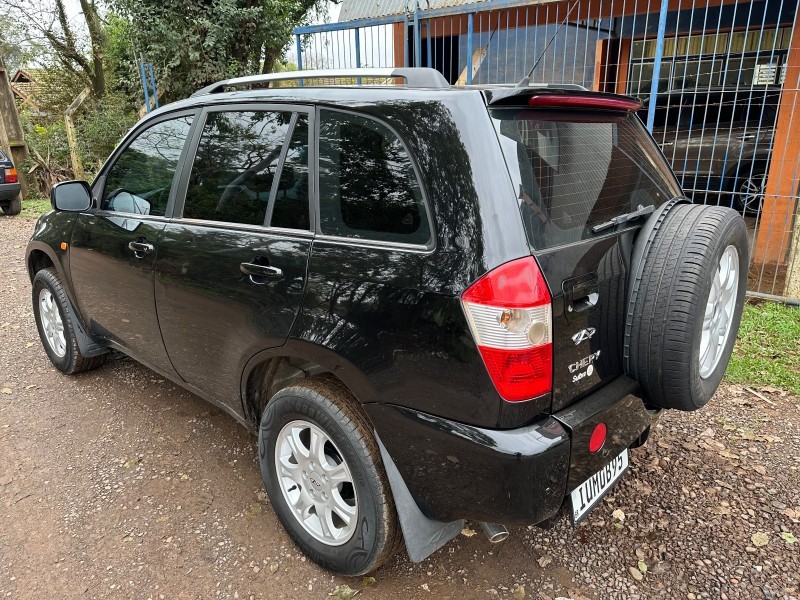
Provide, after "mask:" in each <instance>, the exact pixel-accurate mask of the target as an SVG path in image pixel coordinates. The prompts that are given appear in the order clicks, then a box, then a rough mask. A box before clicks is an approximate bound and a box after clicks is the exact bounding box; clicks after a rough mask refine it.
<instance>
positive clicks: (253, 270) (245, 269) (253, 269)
mask: <svg viewBox="0 0 800 600" xmlns="http://www.w3.org/2000/svg"><path fill="white" fill-rule="evenodd" d="M239 269H240V270H241V271H242V273H244V274H245V275H250V281H252V282H253V283H264V281H257V280H256V279H254V278H255V277H263V278H264V279H266V280H269V281H278V280H279V279H283V271H281V270H280V269H279V268H278V267H271V266H269V265H259V264H256V263H251V262H243V263H242V264H241V265H239Z"/></svg>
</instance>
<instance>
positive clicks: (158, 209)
mask: <svg viewBox="0 0 800 600" xmlns="http://www.w3.org/2000/svg"><path fill="white" fill-rule="evenodd" d="M191 124H192V117H191V116H185V117H179V118H177V119H170V120H169V121H161V122H160V123H156V124H155V125H153V126H151V127H149V128H147V129H145V130H144V131H143V132H141V133H140V134H139V135H138V136H137V137H136V139H134V140H133V142H131V144H130V145H129V146H128V147H127V148H125V150H123V152H122V154H120V155H119V158H117V161H116V162H115V163H114V165H113V166H112V167H111V169H110V170H109V171H108V175H107V176H106V183H105V186H104V189H103V198H102V200H101V203H100V207H101V208H102V209H103V210H111V211H115V212H124V213H133V214H140V215H155V216H164V213H165V211H166V209H167V200H168V199H169V191H170V188H171V187H172V179H173V177H174V176H175V169H176V168H177V165H178V159H179V158H180V156H181V151H182V150H183V144H184V142H185V141H186V136H187V135H188V134H189V127H190V126H191Z"/></svg>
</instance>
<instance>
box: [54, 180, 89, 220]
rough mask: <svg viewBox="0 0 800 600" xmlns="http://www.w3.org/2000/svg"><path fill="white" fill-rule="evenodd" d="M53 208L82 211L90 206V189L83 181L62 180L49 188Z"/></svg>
mask: <svg viewBox="0 0 800 600" xmlns="http://www.w3.org/2000/svg"><path fill="white" fill-rule="evenodd" d="M50 205H51V206H52V207H53V209H54V210H65V211H68V212H82V211H84V210H88V209H89V208H91V206H92V190H91V188H90V187H89V184H88V183H86V182H85V181H62V182H61V183H57V184H55V185H54V186H53V188H52V189H51V190H50Z"/></svg>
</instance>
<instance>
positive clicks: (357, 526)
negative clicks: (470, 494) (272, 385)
mask: <svg viewBox="0 0 800 600" xmlns="http://www.w3.org/2000/svg"><path fill="white" fill-rule="evenodd" d="M258 447H259V463H260V466H261V474H262V477H263V479H264V485H265V487H266V490H267V493H268V494H269V497H270V501H271V502H272V505H273V507H274V509H275V512H276V514H277V515H278V518H279V519H280V520H281V522H282V523H283V526H284V527H285V528H286V530H287V532H288V533H289V535H290V536H291V537H292V539H293V540H294V542H295V543H296V544H297V545H298V546H299V547H300V549H301V550H302V551H303V552H305V554H307V555H308V556H309V557H310V558H311V559H312V560H313V561H315V562H316V563H318V564H319V565H321V566H323V567H325V568H326V569H329V570H331V571H334V572H336V573H340V574H342V575H349V576H354V575H363V574H365V573H369V572H371V571H374V570H375V569H377V568H378V567H380V566H381V565H382V564H383V563H384V562H386V561H387V560H388V559H389V558H390V557H391V556H392V554H394V552H395V550H396V549H397V546H398V545H399V543H400V540H401V534H400V529H399V526H398V523H397V515H396V513H395V507H394V501H393V499H392V495H391V491H390V488H389V483H388V481H387V479H386V473H385V472H384V469H383V463H382V462H381V458H380V452H379V450H378V447H377V444H376V442H375V438H374V436H373V435H372V429H371V427H370V426H369V422H368V420H367V418H366V416H365V415H364V414H363V413H362V409H361V407H360V406H359V405H358V403H357V401H356V400H355V399H354V398H353V397H352V396H351V395H350V394H349V393H348V392H347V390H346V389H345V388H344V387H343V386H341V385H340V384H339V383H338V382H336V381H332V380H327V379H324V380H310V381H308V382H306V383H304V384H303V385H298V386H292V387H289V388H286V389H284V390H281V391H280V392H278V393H277V394H276V395H275V396H274V397H273V398H272V400H271V401H270V402H269V404H268V405H267V408H266V410H265V411H264V414H263V416H262V418H261V426H260V427H259V435H258Z"/></svg>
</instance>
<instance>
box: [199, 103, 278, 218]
mask: <svg viewBox="0 0 800 600" xmlns="http://www.w3.org/2000/svg"><path fill="white" fill-rule="evenodd" d="M291 118H292V113H291V112H272V111H270V112H266V111H231V112H210V113H208V117H207V118H206V122H205V125H204V127H203V134H202V136H201V138H200V144H199V146H198V147H197V154H196V156H195V159H194V165H193V166H192V172H191V176H190V178H189V187H188V189H187V191H186V203H185V205H184V208H183V216H184V217H185V218H187V219H205V220H208V221H224V222H226V223H243V224H248V225H262V224H263V223H264V218H265V216H266V213H267V204H268V203H269V196H270V192H271V191H272V182H273V180H274V178H275V171H276V170H277V168H278V162H279V159H280V155H281V149H282V148H283V142H284V140H285V139H286V134H287V132H288V129H289V123H290V121H291Z"/></svg>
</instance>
